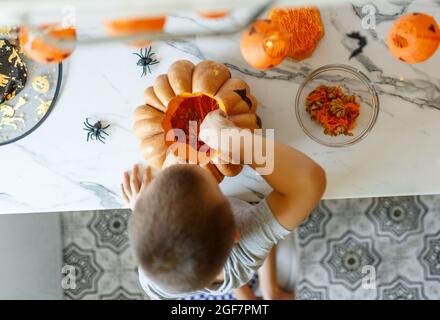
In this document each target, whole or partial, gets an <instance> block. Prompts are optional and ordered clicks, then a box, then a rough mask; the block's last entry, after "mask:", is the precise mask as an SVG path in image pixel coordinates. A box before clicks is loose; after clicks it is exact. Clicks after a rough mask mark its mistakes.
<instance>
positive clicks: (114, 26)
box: [104, 16, 167, 47]
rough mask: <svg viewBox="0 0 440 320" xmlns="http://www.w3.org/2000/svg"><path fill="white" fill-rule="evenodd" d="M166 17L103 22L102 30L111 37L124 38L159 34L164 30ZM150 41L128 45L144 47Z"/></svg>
mask: <svg viewBox="0 0 440 320" xmlns="http://www.w3.org/2000/svg"><path fill="white" fill-rule="evenodd" d="M166 21H167V17H166V16H158V17H149V18H127V19H115V20H111V21H105V22H104V28H105V30H106V32H107V34H108V35H109V36H111V37H124V36H133V35H137V34H142V33H146V32H160V31H163V29H164V28H165V23H166ZM149 42H150V41H142V40H140V41H134V42H132V43H130V44H131V45H133V46H136V47H144V46H146V45H148V44H149Z"/></svg>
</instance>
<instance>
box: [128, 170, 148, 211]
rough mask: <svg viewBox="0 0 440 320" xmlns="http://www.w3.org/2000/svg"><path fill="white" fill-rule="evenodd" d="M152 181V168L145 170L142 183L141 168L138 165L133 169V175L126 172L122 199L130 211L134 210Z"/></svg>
mask: <svg viewBox="0 0 440 320" xmlns="http://www.w3.org/2000/svg"><path fill="white" fill-rule="evenodd" d="M152 179H153V178H152V175H151V167H148V168H146V169H145V170H144V173H143V175H142V182H140V181H139V167H138V165H137V164H136V165H135V166H134V167H133V172H132V173H131V175H130V174H129V173H128V171H126V172H124V181H123V183H122V184H121V191H122V198H123V199H124V202H125V204H126V205H127V206H128V207H130V209H132V210H133V209H134V206H135V204H136V201H137V199H138V197H139V195H140V193H141V192H142V190H144V189H145V188H146V187H147V186H148V185H149V184H150V182H151V180H152Z"/></svg>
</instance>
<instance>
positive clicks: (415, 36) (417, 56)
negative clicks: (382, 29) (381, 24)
mask: <svg viewBox="0 0 440 320" xmlns="http://www.w3.org/2000/svg"><path fill="white" fill-rule="evenodd" d="M439 41H440V31H439V26H438V25H437V23H436V21H435V20H434V18H433V17H431V16H429V15H427V14H424V13H410V14H406V15H403V16H402V17H400V18H399V19H398V20H397V21H396V22H395V23H394V24H393V26H392V27H391V29H390V31H389V33H388V48H389V49H390V51H391V53H392V54H393V55H394V56H395V57H396V58H397V59H399V60H401V61H403V62H406V63H409V64H413V63H420V62H423V61H425V60H427V59H428V58H429V57H431V56H432V55H433V54H434V52H435V51H436V50H437V48H438V46H439Z"/></svg>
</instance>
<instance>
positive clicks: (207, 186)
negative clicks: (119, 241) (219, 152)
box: [130, 165, 236, 292]
mask: <svg viewBox="0 0 440 320" xmlns="http://www.w3.org/2000/svg"><path fill="white" fill-rule="evenodd" d="M130 231H131V232H130V233H131V241H132V246H133V249H134V252H135V255H136V256H137V258H138V260H139V263H140V265H141V267H142V269H143V270H144V271H145V272H146V273H147V275H148V276H149V277H150V278H151V280H152V281H153V282H155V283H156V284H158V285H159V286H161V287H163V288H164V289H167V290H169V291H174V292H189V291H195V290H198V289H202V288H204V287H206V286H208V285H210V284H211V282H212V281H213V280H215V278H216V276H217V275H218V274H219V273H220V272H221V270H222V268H223V265H224V263H225V261H226V259H227V256H228V254H229V252H230V250H231V248H232V246H233V243H234V238H235V233H236V228H235V225H234V217H233V213H232V209H231V207H230V205H229V202H228V201H227V199H226V198H225V196H224V195H223V194H222V192H221V191H220V188H219V187H218V184H217V182H216V180H215V179H214V178H213V177H212V175H211V174H210V173H209V172H207V171H206V170H204V169H202V168H200V167H199V166H196V165H175V166H172V167H170V168H168V169H165V170H164V171H162V172H161V173H160V174H159V175H158V176H157V177H156V178H155V179H154V180H153V182H152V183H151V184H150V185H149V186H148V188H146V189H145V190H144V191H143V193H142V194H141V195H140V197H139V200H138V201H137V203H136V207H135V209H134V212H133V216H132V218H131V228H130Z"/></svg>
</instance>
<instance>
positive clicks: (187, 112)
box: [162, 93, 220, 151]
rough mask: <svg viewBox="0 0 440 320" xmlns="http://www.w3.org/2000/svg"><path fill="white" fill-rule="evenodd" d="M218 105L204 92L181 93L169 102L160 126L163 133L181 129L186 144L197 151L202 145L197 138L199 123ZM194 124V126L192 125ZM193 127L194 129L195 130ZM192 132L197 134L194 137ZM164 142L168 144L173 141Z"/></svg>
mask: <svg viewBox="0 0 440 320" xmlns="http://www.w3.org/2000/svg"><path fill="white" fill-rule="evenodd" d="M219 107H220V105H219V103H218V102H217V100H216V99H214V98H212V97H210V96H208V95H206V94H203V93H190V94H189V93H183V94H181V95H179V96H177V97H175V98H173V99H172V100H171V101H170V102H169V104H168V107H167V110H166V112H165V117H164V119H163V121H162V128H163V129H164V131H165V134H167V132H168V131H169V130H173V129H180V130H182V131H183V132H184V133H185V137H186V144H187V145H189V146H190V147H192V148H194V149H196V150H197V151H198V150H200V148H201V147H202V146H203V145H204V143H203V142H202V141H200V140H199V139H198V135H199V130H200V125H201V123H202V122H203V120H204V119H205V117H206V115H207V114H208V113H209V112H211V111H214V110H216V109H218V108H219ZM194 125H195V127H193V126H194ZM193 128H194V129H196V130H195V131H196V132H194V129H193ZM194 133H195V134H196V135H197V136H196V137H194ZM191 135H192V136H191ZM194 141H196V145H194V144H193V142H194ZM166 143H167V144H168V145H170V144H172V143H173V141H167V142H166Z"/></svg>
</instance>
